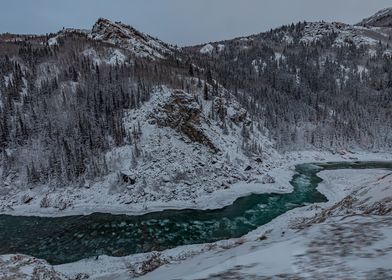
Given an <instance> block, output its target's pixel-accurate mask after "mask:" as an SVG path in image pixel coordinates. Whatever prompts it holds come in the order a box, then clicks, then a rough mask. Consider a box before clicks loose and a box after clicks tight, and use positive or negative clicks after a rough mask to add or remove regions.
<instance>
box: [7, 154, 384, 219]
mask: <svg viewBox="0 0 392 280" xmlns="http://www.w3.org/2000/svg"><path fill="white" fill-rule="evenodd" d="M390 159H392V155H391V154H388V153H365V152H357V153H353V152H346V151H342V152H341V153H335V154H332V153H329V152H317V151H301V152H292V153H287V154H284V155H281V156H280V157H279V158H276V159H274V160H273V161H272V162H271V163H270V166H271V168H270V170H268V171H266V173H265V174H261V175H260V176H254V177H253V178H252V180H251V181H247V182H246V181H241V182H237V183H235V184H233V185H231V186H228V188H227V189H222V190H217V191H214V192H212V193H209V194H205V195H202V196H200V197H198V198H196V199H191V200H189V198H188V200H187V199H186V197H185V198H184V197H178V199H173V200H171V201H161V200H158V201H151V202H146V203H132V204H128V203H127V202H124V201H123V200H121V199H120V198H119V194H110V193H106V192H102V189H85V188H77V189H75V188H74V189H69V190H63V191H61V192H60V193H56V192H57V191H53V196H57V200H59V201H60V202H61V200H64V201H65V202H64V203H67V201H68V200H70V201H69V204H70V205H69V206H68V207H64V209H62V207H57V208H53V207H42V205H41V203H40V202H41V201H42V199H43V198H44V197H45V195H46V193H47V190H45V191H42V190H29V191H23V192H20V193H19V194H18V195H17V197H14V198H12V199H11V200H4V199H0V214H6V215H13V216H40V217H64V216H74V215H89V214H92V213H96V212H99V213H108V214H126V215H143V214H146V213H150V212H158V211H163V210H169V209H170V210H182V209H198V210H207V209H220V208H223V207H225V206H227V205H231V204H232V203H233V202H234V201H235V200H236V199H238V198H240V197H244V196H247V195H249V194H252V193H254V194H262V193H288V192H291V191H292V186H291V185H290V183H289V181H290V179H291V177H292V176H293V175H294V173H295V171H294V166H295V165H297V164H301V163H308V162H328V161H356V160H358V161H387V160H390ZM266 174H268V175H269V176H270V177H272V178H274V183H261V182H262V181H263V180H264V179H263V178H264V176H265V175H266ZM24 197H34V199H32V200H31V201H29V202H28V203H23V202H21V200H22V201H23V198H24ZM61 209H62V210H61Z"/></svg>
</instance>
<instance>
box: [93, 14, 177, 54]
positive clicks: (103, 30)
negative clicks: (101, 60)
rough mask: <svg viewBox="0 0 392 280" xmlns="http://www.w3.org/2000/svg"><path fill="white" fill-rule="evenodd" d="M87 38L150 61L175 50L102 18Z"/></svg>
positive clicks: (145, 35)
mask: <svg viewBox="0 0 392 280" xmlns="http://www.w3.org/2000/svg"><path fill="white" fill-rule="evenodd" d="M89 37H90V38H92V39H94V40H101V41H103V42H107V43H111V44H114V45H116V46H118V47H121V48H124V49H127V50H130V51H131V52H132V53H134V54H135V55H136V56H139V57H148V58H151V59H157V58H160V59H162V58H165V57H166V56H168V55H171V54H173V52H174V50H175V49H174V47H173V46H170V45H168V44H166V43H164V42H162V41H160V40H159V39H156V38H153V37H151V36H149V35H147V34H144V33H142V32H139V31H137V30H136V29H134V28H133V27H131V26H129V25H125V24H123V23H120V22H116V23H113V22H111V21H109V20H107V19H104V18H100V19H98V21H97V22H96V23H95V24H94V26H93V28H92V30H91V33H90V34H89Z"/></svg>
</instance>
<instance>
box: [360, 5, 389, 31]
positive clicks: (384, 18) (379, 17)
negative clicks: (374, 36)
mask: <svg viewBox="0 0 392 280" xmlns="http://www.w3.org/2000/svg"><path fill="white" fill-rule="evenodd" d="M357 25H362V26H373V27H392V8H386V9H383V10H381V11H378V12H377V13H375V14H374V15H373V16H371V17H368V18H365V19H364V20H362V21H361V22H360V23H358V24H357Z"/></svg>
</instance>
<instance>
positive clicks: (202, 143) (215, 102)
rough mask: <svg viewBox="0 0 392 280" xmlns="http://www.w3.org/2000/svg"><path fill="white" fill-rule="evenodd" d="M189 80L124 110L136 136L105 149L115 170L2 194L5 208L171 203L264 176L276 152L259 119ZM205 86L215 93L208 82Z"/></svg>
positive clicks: (84, 208)
mask: <svg viewBox="0 0 392 280" xmlns="http://www.w3.org/2000/svg"><path fill="white" fill-rule="evenodd" d="M191 84H192V88H190V90H191V92H190V93H187V92H185V91H183V90H173V89H169V88H167V87H165V86H162V87H159V88H156V89H155V90H154V91H153V92H152V93H151V98H150V100H149V101H148V102H146V103H145V104H143V105H142V106H141V107H140V108H138V109H133V110H130V111H128V112H126V114H125V116H124V123H125V130H126V131H129V133H130V134H131V135H132V139H133V140H132V142H131V143H129V145H125V146H122V147H119V148H115V149H113V150H111V151H110V152H108V153H107V154H106V160H105V161H106V165H107V168H108V169H109V175H108V176H106V177H105V178H104V179H103V181H102V180H98V179H96V180H91V181H87V182H86V183H85V186H84V188H64V189H57V190H55V191H54V190H53V189H52V188H51V187H50V186H45V185H44V186H42V187H40V188H36V189H34V190H27V191H22V192H21V191H17V190H13V191H11V192H10V193H9V194H8V195H6V196H4V197H2V199H1V205H2V209H3V210H6V211H7V212H9V210H10V209H15V210H17V209H24V208H26V207H27V208H31V211H37V213H40V212H42V213H49V212H51V211H53V210H54V211H58V210H61V211H65V210H67V211H71V212H72V209H73V208H74V207H76V209H79V210H78V211H90V210H89V209H94V208H95V209H97V207H98V208H99V209H101V211H109V210H110V209H112V210H116V207H117V209H119V208H121V209H124V211H130V212H132V211H136V209H140V208H142V209H143V207H147V205H151V203H153V204H152V205H151V206H153V205H154V204H155V205H164V204H165V203H166V204H168V205H172V207H175V203H177V204H178V203H179V201H184V202H191V203H192V202H193V203H196V201H195V200H196V199H198V198H200V197H203V196H207V195H208V194H210V193H213V192H215V191H217V190H224V189H230V188H231V186H232V185H233V184H235V183H237V182H239V181H242V182H252V181H260V182H262V181H263V180H266V179H264V175H265V174H266V173H267V172H268V171H269V169H270V166H271V159H272V158H276V157H277V154H276V152H275V150H274V149H273V148H272V144H271V143H270V142H269V141H268V140H267V138H266V137H265V136H264V135H263V133H262V132H261V131H259V129H260V125H258V124H257V123H253V122H252V121H251V119H250V118H249V116H248V114H247V112H246V110H244V109H243V108H242V107H241V106H240V105H239V104H238V102H236V101H235V98H234V97H233V96H232V95H231V94H230V93H229V92H228V91H226V90H225V89H223V88H219V89H218V93H215V94H214V95H215V97H210V98H209V99H208V100H205V99H204V93H203V90H202V88H203V87H204V86H203V87H202V88H200V87H199V86H197V81H196V80H192V81H191ZM205 87H206V88H207V90H208V88H209V90H210V91H211V92H212V91H213V89H212V87H211V86H210V85H206V86H205ZM28 198H32V199H28ZM26 201H28V202H26ZM133 205H134V206H133ZM105 206H106V207H107V210H105V209H104V208H105ZM195 206H196V205H195ZM135 207H136V208H135ZM56 209H57V210H56ZM125 209H127V210H125ZM11 212H12V211H11Z"/></svg>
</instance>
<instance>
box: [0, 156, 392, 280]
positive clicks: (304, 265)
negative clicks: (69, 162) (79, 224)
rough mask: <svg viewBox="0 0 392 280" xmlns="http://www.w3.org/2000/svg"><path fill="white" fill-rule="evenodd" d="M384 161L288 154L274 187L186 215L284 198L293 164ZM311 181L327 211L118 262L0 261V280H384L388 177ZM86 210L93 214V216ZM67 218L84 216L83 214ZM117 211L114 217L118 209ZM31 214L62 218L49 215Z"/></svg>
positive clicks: (295, 214) (232, 195) (389, 250)
mask: <svg viewBox="0 0 392 280" xmlns="http://www.w3.org/2000/svg"><path fill="white" fill-rule="evenodd" d="M390 159H391V156H390V155H388V154H365V153H358V154H350V153H342V154H339V155H332V154H328V153H316V152H302V153H292V154H289V155H286V156H285V157H284V158H282V159H281V161H280V166H279V167H276V168H274V169H272V170H271V171H270V173H269V174H270V175H271V176H273V177H274V178H275V179H276V183H274V184H266V185H260V184H258V185H255V184H246V183H244V184H243V185H238V186H235V188H234V190H229V191H222V193H219V194H215V193H214V194H213V196H216V197H219V202H217V203H215V204H213V205H212V204H211V201H213V199H211V201H209V202H208V203H209V204H207V203H201V202H200V203H199V204H198V203H196V204H195V205H193V206H194V207H192V208H200V209H205V208H212V207H215V208H216V207H221V206H222V205H225V204H228V203H231V202H232V201H233V200H235V199H236V198H237V197H238V196H242V195H246V194H248V193H250V192H270V191H277V190H278V191H289V190H290V188H291V186H290V185H289V183H288V182H289V180H290V179H291V176H292V175H293V173H294V171H293V168H292V167H293V166H294V165H295V164H299V163H305V162H325V161H353V160H362V161H365V160H374V161H382V160H390ZM319 176H320V177H322V179H323V182H322V183H321V184H320V185H319V191H320V192H321V193H323V194H324V195H325V196H326V197H327V198H328V200H329V201H328V202H327V203H319V204H312V205H308V206H305V207H302V208H296V209H294V210H291V211H289V212H286V213H285V214H283V215H281V216H279V217H278V218H276V219H274V220H273V221H271V222H270V223H268V224H266V225H264V226H261V227H259V228H258V229H257V230H255V231H253V232H250V233H249V234H247V235H246V236H244V237H242V238H238V239H231V240H224V241H219V242H216V243H212V244H201V245H190V246H181V247H178V248H175V249H171V250H166V251H163V252H152V253H146V254H138V255H131V256H127V257H120V258H115V257H108V256H100V257H99V258H98V260H96V259H95V258H92V259H85V260H81V261H79V262H76V263H71V264H65V265H58V266H50V265H48V264H47V263H45V262H44V261H41V260H37V259H34V258H31V257H28V256H22V255H12V256H10V255H8V256H1V257H0V271H1V272H0V276H1V277H2V276H6V277H10V278H9V279H23V278H25V279H30V278H28V277H29V275H32V274H34V273H41V274H37V275H49V276H51V277H52V276H53V277H59V279H82V278H81V277H84V276H89V277H90V278H89V279H129V278H130V277H135V276H139V277H141V278H140V279H249V278H250V279H253V278H255V279H270V278H271V277H275V278H277V279H283V278H285V279H286V278H289V279H290V278H291V279H301V278H308V279H325V278H327V277H328V278H332V279H342V278H345V279H369V278H371V279H385V278H388V277H391V276H392V267H391V265H390V264H391V263H392V262H391V260H392V216H391V209H392V205H391V202H392V175H391V171H387V170H360V171H358V170H337V171H322V172H320V173H319ZM260 187H261V188H260ZM264 187H265V188H264ZM207 205H208V207H207ZM116 207H118V206H116ZM167 207H169V208H171V207H173V205H159V206H151V208H150V207H148V209H147V210H146V209H143V210H142V211H139V212H138V211H137V209H136V210H134V211H124V212H123V213H138V214H140V213H143V211H148V210H162V209H165V208H167ZM182 207H190V206H188V205H177V208H182ZM124 209H125V208H122V210H124ZM90 210H91V211H94V210H93V208H91V209H90ZM111 210H113V208H106V209H105V212H111ZM34 211H36V209H34V208H23V207H21V208H16V210H14V211H12V212H13V214H16V213H18V214H26V213H28V212H30V213H34ZM67 211H72V210H67ZM73 211H75V212H74V213H84V212H83V211H86V209H74V210H73ZM78 211H79V212H78ZM95 211H96V210H95ZM117 211H120V212H121V207H120V208H117ZM12 212H11V211H10V212H9V213H12ZM87 212H89V211H87ZM68 213H69V214H70V213H72V212H68ZM35 214H42V215H51V216H56V215H59V214H60V215H65V214H63V213H59V212H55V211H54V212H52V213H40V212H35ZM1 273H2V274H1ZM1 277H0V278H1ZM12 277H14V278H12ZM78 277H79V278H78ZM40 279H56V278H49V277H47V278H45V277H41V278H40Z"/></svg>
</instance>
